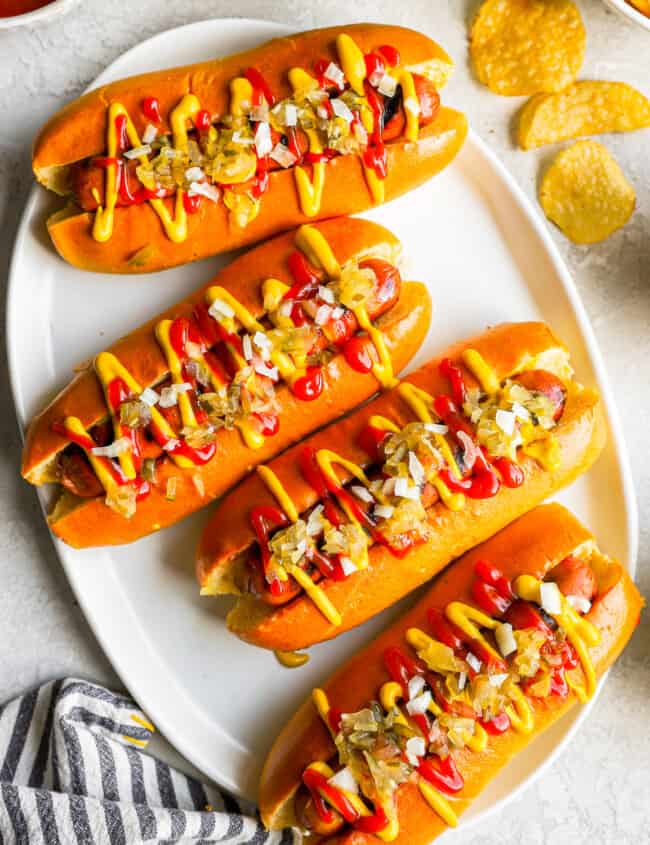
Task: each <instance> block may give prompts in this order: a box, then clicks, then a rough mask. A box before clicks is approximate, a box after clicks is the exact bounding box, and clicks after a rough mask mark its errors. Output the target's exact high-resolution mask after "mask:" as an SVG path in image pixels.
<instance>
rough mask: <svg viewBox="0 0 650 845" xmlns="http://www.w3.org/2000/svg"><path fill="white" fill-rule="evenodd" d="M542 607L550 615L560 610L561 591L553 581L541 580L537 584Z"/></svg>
mask: <svg viewBox="0 0 650 845" xmlns="http://www.w3.org/2000/svg"><path fill="white" fill-rule="evenodd" d="M539 599H540V604H541V605H542V608H543V609H544V610H545V611H546V612H547V613H549V614H551V616H552V615H553V614H557V613H561V612H562V593H561V592H560V588H559V587H558V585H557V584H556V583H555V581H542V583H541V584H540V585H539Z"/></svg>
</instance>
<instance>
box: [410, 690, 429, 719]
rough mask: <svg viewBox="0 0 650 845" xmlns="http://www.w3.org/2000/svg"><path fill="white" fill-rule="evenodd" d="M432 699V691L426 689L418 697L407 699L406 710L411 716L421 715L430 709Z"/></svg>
mask: <svg viewBox="0 0 650 845" xmlns="http://www.w3.org/2000/svg"><path fill="white" fill-rule="evenodd" d="M431 700H432V699H431V693H430V692H429V690H425V691H424V692H423V693H421V695H418V697H417V698H414V699H412V700H411V701H407V703H406V712H407V713H408V714H409V716H421V715H422V714H423V713H426V712H427V710H428V709H429V705H430V704H431Z"/></svg>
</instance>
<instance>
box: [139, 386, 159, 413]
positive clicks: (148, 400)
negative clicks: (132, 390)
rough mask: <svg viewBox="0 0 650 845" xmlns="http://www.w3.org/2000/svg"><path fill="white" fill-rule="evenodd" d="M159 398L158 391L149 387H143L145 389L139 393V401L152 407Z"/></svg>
mask: <svg viewBox="0 0 650 845" xmlns="http://www.w3.org/2000/svg"><path fill="white" fill-rule="evenodd" d="M159 399H160V396H159V394H158V393H156V391H155V390H152V389H151V388H150V387H145V389H144V390H143V391H142V393H141V394H140V401H141V402H144V404H145V405H148V406H149V407H150V408H152V407H153V406H154V405H155V404H156V403H157V402H158V400H159Z"/></svg>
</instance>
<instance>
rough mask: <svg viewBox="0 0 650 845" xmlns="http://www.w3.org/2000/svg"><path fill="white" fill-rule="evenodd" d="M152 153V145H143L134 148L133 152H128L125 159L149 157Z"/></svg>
mask: <svg viewBox="0 0 650 845" xmlns="http://www.w3.org/2000/svg"><path fill="white" fill-rule="evenodd" d="M150 152H151V145H150V144H143V145H142V146H141V147H133V149H132V150H127V151H126V152H125V153H124V158H140V156H148V155H149V153H150Z"/></svg>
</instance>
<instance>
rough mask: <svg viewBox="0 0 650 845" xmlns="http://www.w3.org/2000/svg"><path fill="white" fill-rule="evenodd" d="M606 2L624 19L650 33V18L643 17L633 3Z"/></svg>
mask: <svg viewBox="0 0 650 845" xmlns="http://www.w3.org/2000/svg"><path fill="white" fill-rule="evenodd" d="M604 2H605V3H606V4H607V5H608V6H609V7H610V9H613V10H614V11H615V12H617V13H618V14H619V15H621V16H622V17H624V18H627V19H628V20H629V21H632V23H635V24H637V26H640V27H641V28H642V29H645V31H646V32H650V18H648V17H646V16H645V15H642V14H641V12H639V11H638V9H635V8H634V6H633V5H632V4H631V3H628V2H626V0H604Z"/></svg>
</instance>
